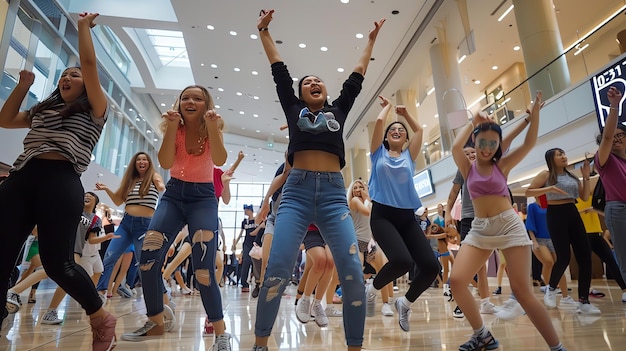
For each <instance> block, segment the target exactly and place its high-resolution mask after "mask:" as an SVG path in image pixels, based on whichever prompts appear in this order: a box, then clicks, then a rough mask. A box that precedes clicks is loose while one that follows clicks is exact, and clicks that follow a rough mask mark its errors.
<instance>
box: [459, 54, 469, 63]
mask: <svg viewBox="0 0 626 351" xmlns="http://www.w3.org/2000/svg"><path fill="white" fill-rule="evenodd" d="M466 58H467V55H463V56H461V57H459V59H458V60H456V62H458V63H461V62H463V61H465V59H466Z"/></svg>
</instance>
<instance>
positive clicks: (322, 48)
mask: <svg viewBox="0 0 626 351" xmlns="http://www.w3.org/2000/svg"><path fill="white" fill-rule="evenodd" d="M320 50H322V51H328V48H327V47H325V46H322V47H321V48H320Z"/></svg>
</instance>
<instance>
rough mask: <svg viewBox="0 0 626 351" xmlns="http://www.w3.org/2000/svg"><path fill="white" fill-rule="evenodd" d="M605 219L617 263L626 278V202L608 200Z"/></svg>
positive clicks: (625, 278)
mask: <svg viewBox="0 0 626 351" xmlns="http://www.w3.org/2000/svg"><path fill="white" fill-rule="evenodd" d="M604 221H605V223H606V227H607V228H608V229H609V232H611V240H612V241H613V248H614V249H615V257H616V259H617V265H618V266H619V270H620V272H621V273H622V278H624V280H626V203H625V202H622V201H607V202H606V207H605V208H604Z"/></svg>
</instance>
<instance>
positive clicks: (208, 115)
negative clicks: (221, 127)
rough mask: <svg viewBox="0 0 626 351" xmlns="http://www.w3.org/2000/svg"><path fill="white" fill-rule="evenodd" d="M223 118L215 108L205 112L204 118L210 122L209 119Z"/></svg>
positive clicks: (213, 120) (214, 120)
mask: <svg viewBox="0 0 626 351" xmlns="http://www.w3.org/2000/svg"><path fill="white" fill-rule="evenodd" d="M220 118H222V116H220V115H219V114H218V113H217V112H215V110H208V111H207V112H206V113H205V114H204V119H205V120H206V121H207V122H208V121H212V122H216V121H217V120H218V119H220Z"/></svg>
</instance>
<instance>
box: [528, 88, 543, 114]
mask: <svg viewBox="0 0 626 351" xmlns="http://www.w3.org/2000/svg"><path fill="white" fill-rule="evenodd" d="M545 103H546V102H545V101H543V91H541V90H537V95H535V101H533V106H532V107H531V108H527V109H526V113H528V114H529V115H531V116H535V115H537V113H538V112H539V110H541V109H542V108H543V105H544V104H545Z"/></svg>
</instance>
